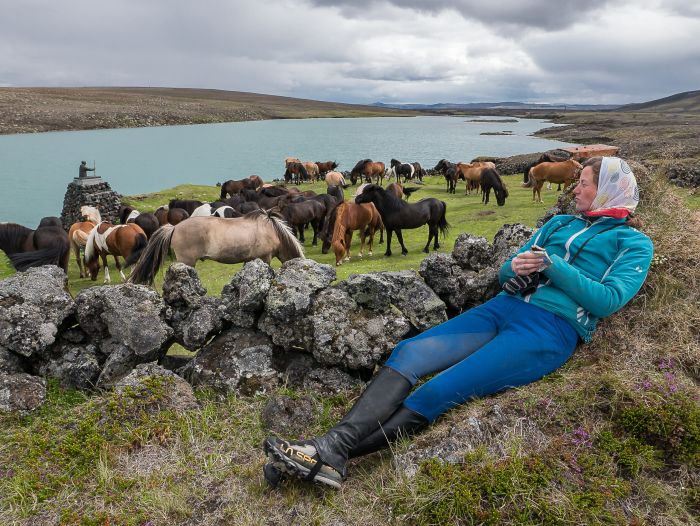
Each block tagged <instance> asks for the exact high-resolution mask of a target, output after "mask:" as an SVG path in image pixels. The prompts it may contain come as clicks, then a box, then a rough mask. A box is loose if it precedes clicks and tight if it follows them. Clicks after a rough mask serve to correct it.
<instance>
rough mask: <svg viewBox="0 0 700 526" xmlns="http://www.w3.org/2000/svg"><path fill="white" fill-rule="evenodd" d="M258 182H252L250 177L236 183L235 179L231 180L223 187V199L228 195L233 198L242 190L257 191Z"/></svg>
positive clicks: (221, 196)
mask: <svg viewBox="0 0 700 526" xmlns="http://www.w3.org/2000/svg"><path fill="white" fill-rule="evenodd" d="M258 179H259V177H258ZM256 184H257V181H255V182H254V181H251V179H250V177H246V178H245V179H241V180H239V181H234V180H233V179H229V180H228V181H226V182H225V183H223V184H222V185H221V195H220V198H221V199H226V194H228V195H230V196H231V197H233V196H234V195H236V194H237V193H239V192H240V191H241V190H245V189H248V188H250V189H252V190H255V189H256V188H257V186H256Z"/></svg>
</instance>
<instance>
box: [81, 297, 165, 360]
mask: <svg viewBox="0 0 700 526" xmlns="http://www.w3.org/2000/svg"><path fill="white" fill-rule="evenodd" d="M75 303H76V306H77V315H78V321H79V323H80V327H81V328H82V329H83V330H84V331H85V332H86V333H87V334H88V335H90V336H91V337H92V338H93V339H94V340H95V342H96V344H97V345H98V347H100V348H102V347H103V344H102V342H103V341H104V340H106V339H107V338H111V339H112V340H114V341H116V342H119V343H121V344H123V345H124V346H126V347H128V348H129V349H131V350H132V351H133V352H134V354H135V355H136V356H137V357H139V358H141V359H140V360H139V361H142V362H145V361H151V360H153V359H154V358H153V354H154V353H155V354H157V355H158V354H161V353H162V354H165V351H166V350H167V347H168V346H169V345H170V342H171V338H172V336H173V330H172V329H171V328H170V327H169V326H168V325H167V324H166V323H165V309H166V307H165V303H164V302H163V300H162V299H161V297H160V296H158V294H157V293H156V292H155V291H154V290H152V289H150V288H148V287H145V286H143V285H133V284H131V283H126V284H122V285H115V286H110V287H91V288H89V289H84V290H82V291H80V293H79V294H78V296H77V297H76V299H75ZM101 350H102V349H101ZM102 352H103V353H104V350H102ZM105 354H107V353H105Z"/></svg>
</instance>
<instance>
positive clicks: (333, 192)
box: [326, 184, 345, 205]
mask: <svg viewBox="0 0 700 526" xmlns="http://www.w3.org/2000/svg"><path fill="white" fill-rule="evenodd" d="M326 193H327V194H328V195H330V196H331V197H333V199H335V204H336V205H339V204H340V203H342V202H343V201H345V194H344V193H343V187H342V186H341V185H337V184H333V185H331V186H329V187H328V188H326Z"/></svg>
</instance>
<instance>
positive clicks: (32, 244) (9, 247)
mask: <svg viewBox="0 0 700 526" xmlns="http://www.w3.org/2000/svg"><path fill="white" fill-rule="evenodd" d="M44 219H47V218H44ZM54 219H55V218H50V219H48V220H47V221H44V220H43V219H42V222H43V224H45V225H47V224H48V225H50V226H41V224H42V223H39V225H40V226H39V227H38V228H37V229H36V230H32V229H31V228H27V227H25V226H22V225H18V224H16V223H3V224H0V250H3V251H4V252H5V254H7V257H8V258H9V259H10V263H12V266H13V267H14V268H15V269H16V270H18V271H24V270H27V269H28V268H30V267H40V266H41V265H57V266H59V267H61V268H62V269H63V271H64V272H65V273H66V274H68V258H69V257H70V243H69V241H68V234H66V231H65V230H63V227H58V226H51V225H54V224H55V221H54Z"/></svg>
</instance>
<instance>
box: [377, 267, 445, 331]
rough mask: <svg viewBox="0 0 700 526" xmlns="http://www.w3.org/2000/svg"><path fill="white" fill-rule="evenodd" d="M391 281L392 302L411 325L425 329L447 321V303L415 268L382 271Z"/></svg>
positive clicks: (382, 274) (420, 329)
mask: <svg viewBox="0 0 700 526" xmlns="http://www.w3.org/2000/svg"><path fill="white" fill-rule="evenodd" d="M379 274H380V275H381V276H382V277H383V278H385V279H386V280H388V281H389V283H391V285H392V287H391V303H392V304H393V305H396V307H397V308H398V309H399V310H400V311H401V313H402V314H403V315H404V316H405V317H406V318H408V321H410V322H411V325H413V327H415V328H416V329H417V330H419V331H421V332H422V331H425V330H428V329H430V328H431V327H434V326H436V325H439V324H440V323H443V322H445V321H447V313H446V312H445V303H444V302H443V301H442V300H441V299H440V297H439V296H438V295H437V294H435V292H434V291H433V289H431V288H430V287H429V286H428V285H426V284H425V281H423V279H422V278H421V277H420V276H419V275H418V273H417V272H416V271H414V270H401V271H398V272H380V273H379Z"/></svg>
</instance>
